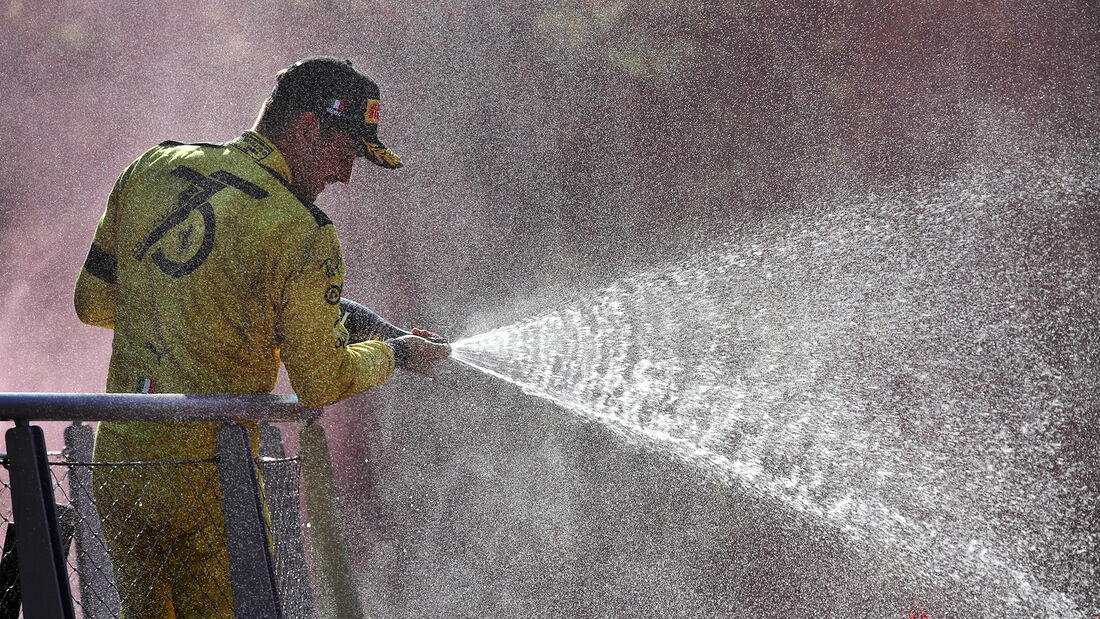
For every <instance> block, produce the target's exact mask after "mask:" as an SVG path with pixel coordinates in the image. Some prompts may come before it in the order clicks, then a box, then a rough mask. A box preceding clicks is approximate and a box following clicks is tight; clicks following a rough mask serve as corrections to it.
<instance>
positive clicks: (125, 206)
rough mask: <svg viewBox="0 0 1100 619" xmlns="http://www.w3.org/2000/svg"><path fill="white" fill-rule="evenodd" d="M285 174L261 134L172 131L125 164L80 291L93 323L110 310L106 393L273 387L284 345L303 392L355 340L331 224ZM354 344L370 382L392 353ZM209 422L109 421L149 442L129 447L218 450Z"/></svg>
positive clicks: (163, 454) (177, 453)
mask: <svg viewBox="0 0 1100 619" xmlns="http://www.w3.org/2000/svg"><path fill="white" fill-rule="evenodd" d="M288 174H289V171H288V170H287V169H286V164H285V162H284V161H283V159H282V156H281V155H280V154H279V152H278V150H277V149H274V148H273V147H271V146H270V144H268V143H267V142H266V140H264V139H263V138H262V137H260V136H259V135H258V134H255V133H252V132H246V133H245V134H244V135H243V136H242V137H241V138H238V140H235V141H233V142H230V143H229V144H227V145H182V144H177V143H170V142H169V143H164V144H162V145H161V146H158V147H156V148H154V149H152V150H150V151H148V152H147V153H145V154H144V155H143V156H142V157H141V158H140V159H138V160H137V161H135V162H134V163H133V164H132V165H131V166H130V167H129V168H128V169H127V170H126V171H125V172H124V173H123V175H122V176H121V177H120V178H119V181H118V183H117V184H116V187H115V190H114V191H113V192H112V195H111V199H110V200H109V202H108V207H107V211H106V213H105V214H104V218H103V220H102V221H101V223H100V226H99V229H98V230H97V232H96V240H95V243H94V244H93V249H92V252H91V253H90V255H89V261H88V263H87V264H86V265H85V270H84V271H82V272H81V278H80V280H79V281H78V285H77V292H76V305H77V309H78V312H79V313H81V317H82V318H84V319H85V321H86V322H91V323H93V324H95V323H97V322H99V323H100V324H105V323H107V322H108V321H113V326H114V329H115V338H114V344H113V353H112V356H111V365H110V370H109V372H108V379H107V390H108V391H109V392H135V391H144V392H152V391H157V392H166V393H266V392H269V391H271V389H273V388H274V386H275V382H276V380H277V377H278V369H279V362H280V350H281V349H282V348H284V347H285V348H287V349H288V350H289V351H291V353H292V357H293V360H290V359H287V360H286V362H287V365H288V372H292V379H293V378H299V380H298V383H299V384H296V385H295V388H296V390H299V387H300V386H301V385H306V386H307V387H309V385H311V384H313V383H314V382H317V381H312V380H311V379H310V378H309V371H310V369H311V368H312V367H313V366H315V365H323V364H324V361H325V360H326V359H328V358H330V357H332V356H333V355H335V354H336V352H337V349H339V348H342V346H343V344H346V342H347V334H346V331H343V330H342V328H341V327H340V326H338V325H337V324H336V323H337V317H338V310H337V307H338V304H339V300H340V289H341V286H342V284H343V275H344V267H343V260H342V259H341V255H340V245H339V241H338V240H337V237H336V233H335V231H334V229H333V227H332V225H331V222H330V221H329V220H328V218H327V217H326V216H325V215H324V213H322V212H321V211H320V210H318V209H317V208H316V207H315V206H313V205H312V204H309V203H308V202H303V201H301V200H299V199H298V198H297V197H295V196H294V194H292V193H291V192H290V191H289V190H288V189H287V187H286V185H285V182H286V180H285V178H286V176H285V175H288ZM97 252H99V253H100V254H101V255H100V256H99V260H95V259H93V258H94V256H93V254H96V253H97ZM88 275H91V276H92V277H89V276H88ZM112 280H113V282H114V285H113V288H112V287H111V286H106V287H105V286H104V284H110V283H111V281H112ZM105 289H110V290H111V291H113V294H114V295H116V296H115V297H114V298H112V296H111V295H110V294H105V293H104V290H105ZM105 326H109V325H107V324H105ZM287 332H293V337H292V338H289V339H287V338H284V336H285V335H286V333H287ZM355 346H356V347H358V348H364V347H366V348H367V349H369V350H365V351H360V353H363V352H366V353H369V354H372V355H373V356H375V357H376V358H377V360H376V365H378V366H379V367H378V368H377V370H378V371H377V372H374V374H376V377H375V379H374V380H376V381H377V382H378V383H380V382H384V381H385V380H386V379H388V378H389V374H390V373H391V372H392V370H393V367H392V360H391V359H392V353H389V354H390V359H387V358H386V354H387V353H386V352H385V351H384V350H383V349H384V346H383V345H381V344H380V343H366V344H358V345H355ZM295 362H296V363H295ZM335 363H336V364H338V365H339V364H341V363H342V362H341V361H340V360H339V359H337V360H336V361H335ZM295 365H296V366H297V367H292V366H295ZM343 373H344V374H347V372H346V371H345V372H343ZM340 374H341V373H340V372H330V373H328V376H330V377H336V378H337V380H338V379H339V376H340ZM303 375H305V376H304V377H302V376H303ZM326 389H327V387H326V386H320V387H316V386H314V387H313V391H325V390H326ZM336 390H337V391H340V387H337V389H336ZM307 391H308V389H307ZM205 425H207V424H189V430H188V431H190V432H192V435H191V436H190V438H191V440H188V441H185V443H187V445H186V446H185V445H184V444H183V443H184V442H181V441H180V440H179V439H180V436H179V435H178V434H179V433H178V432H175V431H172V428H173V427H174V426H167V425H161V424H158V427H150V426H149V424H109V425H108V426H107V427H106V428H103V429H104V430H106V431H107V432H106V434H114V433H120V434H122V435H125V437H126V438H129V439H131V440H128V441H126V442H128V443H129V448H130V449H140V450H142V452H143V453H130V454H129V455H130V456H131V457H136V456H148V457H151V456H156V457H157V459H171V458H174V457H180V458H183V457H206V456H207V455H209V453H211V452H212V450H213V427H212V426H211V427H209V428H206V427H203V426H205ZM180 430H182V428H180ZM194 432H201V434H202V436H203V437H204V438H202V439H201V440H196V437H195V436H194V434H193V433H194ZM100 434H101V438H105V437H104V436H103V435H104V434H105V433H104V432H100ZM119 438H123V437H122V436H120V437H119ZM133 439H140V440H133ZM120 442H121V441H120Z"/></svg>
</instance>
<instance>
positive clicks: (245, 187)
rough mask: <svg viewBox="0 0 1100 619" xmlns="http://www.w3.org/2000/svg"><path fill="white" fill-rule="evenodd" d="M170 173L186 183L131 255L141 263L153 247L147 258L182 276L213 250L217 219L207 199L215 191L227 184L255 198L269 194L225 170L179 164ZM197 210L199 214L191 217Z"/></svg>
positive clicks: (203, 260)
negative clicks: (173, 202) (205, 171)
mask: <svg viewBox="0 0 1100 619" xmlns="http://www.w3.org/2000/svg"><path fill="white" fill-rule="evenodd" d="M170 174H171V175H172V176H175V177H176V178H180V179H183V180H184V181H186V182H187V185H186V186H185V187H184V189H183V191H181V192H180V193H179V198H178V200H177V202H176V206H175V207H173V208H171V209H169V211H168V212H167V213H165V214H164V215H163V216H162V217H161V218H160V219H159V220H158V221H157V224H156V225H155V226H154V227H153V229H152V230H151V231H150V232H149V234H148V235H147V236H146V237H145V240H143V241H142V242H140V243H138V244H137V245H136V246H134V250H133V254H134V258H135V259H136V260H138V261H139V262H140V261H141V260H143V259H144V258H145V255H146V254H149V250H151V249H152V250H153V251H152V253H151V254H149V258H150V259H151V260H152V261H153V264H155V265H157V268H159V269H160V270H161V271H163V272H164V273H165V274H167V275H171V276H172V277H183V276H184V275H188V274H190V273H193V272H194V271H195V269H197V268H199V266H201V265H202V263H203V262H205V261H206V259H207V258H208V257H209V256H210V252H211V251H212V250H213V249H214V234H215V231H216V229H217V222H216V220H215V217H214V206H213V205H211V204H210V199H211V198H212V197H214V195H215V194H217V193H218V192H219V191H222V190H224V189H226V188H229V187H232V188H234V189H236V190H239V191H241V192H242V193H244V194H245V195H247V196H249V197H251V198H253V199H256V200H262V199H263V198H266V197H268V195H270V194H268V193H267V191H265V190H264V189H262V188H260V187H258V186H256V185H254V184H252V183H250V182H248V181H246V180H245V179H243V178H241V177H239V176H237V175H235V174H231V173H229V172H226V171H225V170H216V171H214V172H211V173H210V174H208V175H204V174H202V173H201V172H198V171H196V170H193V169H191V168H189V167H187V166H182V165H181V166H178V167H177V168H176V169H174V170H172V171H171V172H170ZM196 212H197V213H198V215H199V217H198V218H196V217H192V214H193V213H196ZM200 220H201V223H200ZM200 237H201V238H200ZM162 241H164V242H162ZM154 245H155V246H157V247H156V248H155V249H154Z"/></svg>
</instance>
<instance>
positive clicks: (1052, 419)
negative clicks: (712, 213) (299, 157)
mask: <svg viewBox="0 0 1100 619" xmlns="http://www.w3.org/2000/svg"><path fill="white" fill-rule="evenodd" d="M1047 170H1048V171H1047V172H1044V173H1042V175H1040V173H1036V178H1029V179H1027V181H1026V182H1023V181H1021V180H1020V178H1019V175H1018V174H1017V175H1014V176H1007V175H1006V176H1000V175H994V176H988V175H987V176H979V177H976V178H974V179H968V180H966V181H960V182H956V183H947V184H944V185H941V186H938V187H933V188H929V189H925V190H921V191H918V192H916V193H913V192H909V193H903V192H898V193H897V194H896V195H887V196H870V197H868V198H866V199H864V200H862V201H856V202H853V203H852V204H849V205H844V206H842V207H834V208H822V209H819V210H817V211H815V212H814V214H813V215H812V216H807V217H806V218H804V219H802V220H801V221H793V222H790V223H787V224H784V227H783V228H779V227H774V228H771V229H767V230H764V231H762V232H759V233H757V234H756V235H753V236H750V237H747V238H741V239H737V240H731V241H730V242H728V243H725V244H721V245H718V246H716V247H714V248H713V249H711V250H710V251H708V252H705V253H703V254H701V255H699V256H698V257H697V258H695V259H693V260H690V261H687V262H685V263H680V264H671V265H666V266H664V267H662V268H660V269H656V270H654V271H651V272H648V273H642V274H639V275H635V276H632V277H628V278H624V279H623V280H621V281H618V282H616V283H614V284H613V285H611V286H609V287H607V288H605V289H604V290H602V291H599V292H598V293H595V294H592V295H586V297H585V298H584V299H583V300H582V301H579V302H577V303H574V304H565V305H562V306H560V307H558V308H556V309H554V310H552V311H547V312H545V313H542V314H539V315H536V316H532V317H530V318H528V319H525V320H522V321H519V322H516V323H515V324H511V325H508V326H504V327H500V328H497V329H494V330H491V331H488V332H486V333H482V334H480V335H476V336H473V337H469V338H465V339H461V340H458V341H456V342H454V343H453V344H452V349H453V358H454V359H455V360H456V361H458V362H460V363H462V364H465V365H467V366H470V367H472V368H476V369H477V370H479V371H481V372H484V373H485V374H488V375H490V376H494V377H496V378H499V379H502V380H504V381H507V382H509V383H511V384H513V385H516V386H517V387H518V388H519V389H521V390H522V391H524V392H525V393H528V394H530V395H532V396H535V397H538V398H542V399H545V400H548V401H551V402H554V403H555V404H557V405H559V406H560V407H562V408H564V409H566V410H568V411H571V412H572V413H574V414H576V415H578V416H580V417H582V418H584V419H587V420H591V421H595V422H598V423H600V424H602V425H603V426H605V427H607V428H608V429H610V430H611V431H613V432H615V433H616V434H618V435H620V436H621V437H623V439H624V440H626V441H628V442H630V443H632V444H637V445H645V446H647V447H649V448H652V449H654V450H658V451H661V452H664V453H672V454H675V455H676V456H677V457H679V458H681V459H683V460H684V461H687V462H690V463H691V464H692V465H695V466H696V467H697V468H698V469H699V470H700V471H701V473H702V474H704V475H709V476H712V477H715V478H718V479H721V480H723V481H725V482H727V483H730V484H731V485H733V486H735V487H738V488H741V489H743V490H744V491H745V492H750V493H753V494H755V495H758V496H761V497H764V498H765V499H766V500H768V501H770V502H772V503H773V504H775V505H776V506H777V508H780V509H786V510H789V511H791V512H793V513H795V514H798V515H801V516H802V517H805V518H809V519H811V520H813V521H814V522H820V523H824V524H826V525H828V526H830V527H832V528H833V529H834V530H836V531H837V532H838V534H839V535H843V536H845V537H846V538H847V539H848V540H850V541H851V542H852V543H853V546H854V547H855V548H857V549H859V550H860V551H862V552H865V553H868V554H870V555H875V556H876V557H878V558H880V559H881V558H882V557H894V558H895V559H894V561H893V563H895V565H894V567H893V568H891V569H892V570H894V571H896V572H897V573H898V574H899V578H901V579H902V580H903V581H908V582H913V583H921V582H932V583H936V584H938V585H941V586H948V587H949V588H953V590H954V591H955V592H956V595H957V596H958V597H959V598H970V599H971V603H973V604H978V605H979V606H982V605H984V606H982V607H983V608H986V609H997V612H998V614H999V616H1019V617H1033V616H1051V617H1055V616H1057V617H1063V616H1082V613H1083V612H1085V609H1087V608H1088V607H1089V606H1090V605H1095V604H1097V603H1098V602H1097V598H1096V596H1097V593H1096V591H1095V584H1096V583H1097V582H1100V572H1098V571H1097V570H1098V568H1097V563H1096V561H1095V560H1094V557H1095V556H1097V553H1098V551H1100V535H1098V533H1097V531H1096V527H1095V525H1094V524H1088V523H1089V522H1090V520H1089V519H1088V514H1095V513H1097V510H1098V509H1100V502H1098V500H1097V496H1096V488H1094V487H1089V486H1088V483H1087V480H1088V479H1091V477H1090V476H1089V467H1091V466H1094V465H1092V464H1090V463H1089V462H1088V458H1084V459H1081V458H1080V457H1077V458H1074V457H1073V454H1072V449H1070V448H1069V446H1068V444H1067V441H1068V440H1069V439H1067V436H1069V435H1070V433H1072V432H1073V428H1075V427H1078V424H1081V423H1083V422H1084V421H1086V420H1084V415H1085V411H1087V409H1088V406H1090V405H1094V404H1095V402H1091V403H1090V402H1088V401H1087V398H1088V397H1089V396H1088V395H1087V394H1095V393H1096V387H1097V385H1096V376H1095V375H1093V374H1091V373H1090V372H1089V371H1088V368H1089V367H1095V363H1096V359H1095V358H1094V357H1095V354H1096V351H1097V350H1100V346H1098V339H1100V334H1098V333H1097V332H1096V331H1088V330H1087V328H1088V325H1092V326H1095V324H1096V322H1095V321H1094V320H1091V319H1090V318H1089V317H1090V316H1092V317H1094V314H1095V311H1094V310H1093V309H1091V308H1092V305H1091V304H1093V303H1094V299H1095V298H1097V297H1098V294H1100V290H1098V287H1100V256H1097V255H1096V254H1095V253H1094V252H1091V253H1090V249H1089V248H1090V247H1091V245H1090V243H1092V240H1091V239H1090V237H1089V235H1088V228H1087V226H1086V225H1085V220H1083V219H1082V218H1081V217H1080V214H1081V213H1083V212H1084V209H1086V208H1087V205H1088V204H1095V202H1094V201H1093V202H1090V200H1095V198H1096V195H1097V184H1096V183H1097V178H1098V176H1097V175H1095V174H1088V173H1086V174H1081V173H1080V171H1076V174H1074V173H1073V171H1064V170H1063V171H1061V172H1059V171H1058V169H1057V166H1054V167H1053V168H1047ZM1021 187H1024V188H1026V189H1021ZM1036 204H1045V205H1047V208H1046V209H1036V208H1035V205H1036ZM1055 240H1056V242H1057V243H1058V245H1057V247H1058V249H1057V250H1052V249H1051V243H1052V242H1054V241H1055ZM1067 265H1072V266H1071V267H1068V268H1067ZM1090 312H1091V314H1090ZM685 333H687V334H694V335H688V336H687V337H686V338H685V336H684V335H683V334H685ZM1051 333H1057V334H1059V336H1058V337H1059V340H1058V341H1059V342H1060V343H1061V344H1062V345H1064V344H1065V343H1067V342H1072V343H1073V344H1071V345H1070V349H1066V348H1065V347H1064V346H1063V347H1059V345H1057V344H1054V343H1052V342H1051V339H1050V338H1051ZM1090 351H1091V352H1090ZM1089 355H1091V357H1089ZM1082 356H1086V357H1089V358H1087V359H1082ZM1090 364H1093V365H1092V366H1090ZM1082 398H1085V399H1082ZM888 562H889V561H888ZM975 600H976V601H975Z"/></svg>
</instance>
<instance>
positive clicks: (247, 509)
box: [217, 423, 283, 617]
mask: <svg viewBox="0 0 1100 619" xmlns="http://www.w3.org/2000/svg"><path fill="white" fill-rule="evenodd" d="M217 443H218V474H219V477H220V479H221V490H222V515H223V516H224V518H225V538H226V547H227V549H228V551H229V578H230V580H231V581H232V584H233V612H234V613H235V614H236V616H238V617H282V616H283V614H282V609H281V608H280V607H279V602H278V592H277V589H276V585H275V570H274V564H273V561H272V557H271V547H270V545H269V544H268V537H267V525H266V523H265V521H264V511H263V502H262V500H261V498H260V486H259V480H258V478H257V477H256V465H255V462H254V461H253V460H252V443H251V441H250V440H249V436H248V428H246V427H244V426H242V425H238V424H235V423H226V424H225V425H223V426H222V427H221V428H219V429H218V432H217Z"/></svg>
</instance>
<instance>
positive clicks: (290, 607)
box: [260, 422, 314, 618]
mask: <svg viewBox="0 0 1100 619" xmlns="http://www.w3.org/2000/svg"><path fill="white" fill-rule="evenodd" d="M260 457H262V458H275V459H282V458H285V457H286V450H285V449H284V448H283V435H282V433H281V432H279V428H276V427H275V426H273V425H272V424H270V423H267V422H264V423H261V424H260ZM262 474H263V484H264V496H265V497H266V498H267V502H268V513H270V514H271V531H272V538H273V539H274V542H275V544H274V546H275V565H276V566H278V567H279V568H280V569H277V570H275V577H276V579H277V581H278V585H279V596H280V599H281V601H282V603H283V613H284V614H285V615H286V616H288V617H295V618H304V617H313V616H314V606H313V586H312V585H311V583H310V580H309V565H308V564H307V563H306V551H305V548H304V547H303V544H302V522H301V504H300V503H299V501H298V488H299V481H298V471H296V470H292V469H291V468H290V467H288V466H271V467H266V468H265V469H264V470H263V471H262Z"/></svg>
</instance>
